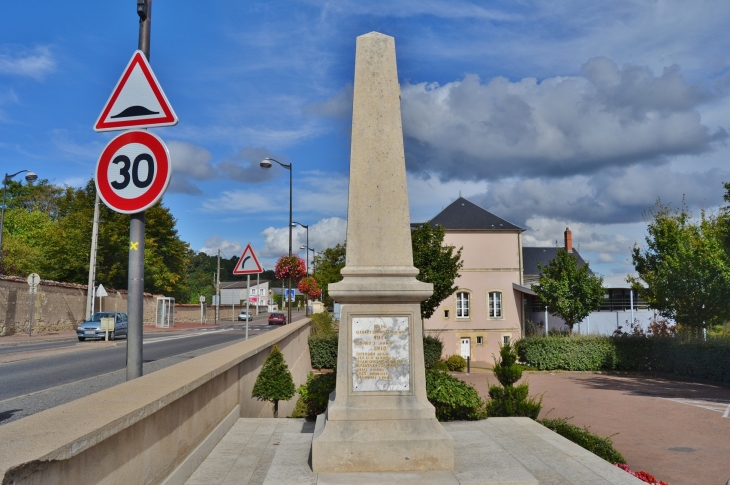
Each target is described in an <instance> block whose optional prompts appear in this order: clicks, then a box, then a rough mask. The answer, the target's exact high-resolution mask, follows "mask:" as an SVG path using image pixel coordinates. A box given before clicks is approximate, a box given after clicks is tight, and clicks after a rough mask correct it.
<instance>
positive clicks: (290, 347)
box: [0, 319, 311, 485]
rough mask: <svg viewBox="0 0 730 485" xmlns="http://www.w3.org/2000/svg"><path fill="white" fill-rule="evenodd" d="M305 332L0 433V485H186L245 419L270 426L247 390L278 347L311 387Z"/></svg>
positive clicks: (153, 377) (174, 369)
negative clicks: (261, 418) (125, 484)
mask: <svg viewBox="0 0 730 485" xmlns="http://www.w3.org/2000/svg"><path fill="white" fill-rule="evenodd" d="M309 331H310V321H309V320H308V319H307V320H302V321H299V322H296V323H293V324H290V325H285V326H283V327H281V328H278V329H276V330H272V331H270V332H267V333H265V334H262V335H259V336H257V337H256V338H253V339H250V340H248V341H244V342H241V343H237V344H233V345H231V346H229V347H226V348H224V349H221V350H218V351H215V352H211V353H209V354H205V355H202V356H199V357H196V358H194V359H191V360H189V361H187V362H182V363H180V364H176V365H174V366H171V367H167V368H165V369H162V370H159V371H157V372H154V373H152V374H149V375H146V376H143V377H140V378H138V379H135V380H132V381H129V382H125V383H124V384H120V385H118V386H115V387H112V388H110V389H106V390H103V391H100V392H97V393H95V394H92V395H90V396H86V397H84V398H81V399H78V400H76V401H73V402H70V403H67V404H64V405H61V406H58V407H55V408H51V409H48V410H46V411H43V412H41V413H38V414H34V415H32V416H28V417H27V418H23V419H20V420H18V421H14V422H12V423H8V424H6V425H4V426H0V446H1V447H2V450H3V451H2V453H0V477H2V480H1V482H0V483H2V484H3V485H6V484H8V485H9V484H20V483H23V484H25V483H32V484H36V483H37V484H47V483H56V484H71V483H84V484H92V483H113V484H118V483H129V484H137V483H140V484H142V483H144V484H158V483H164V484H170V485H173V484H182V483H184V482H185V480H187V478H188V477H189V476H190V475H191V474H192V472H193V471H194V470H195V469H196V468H197V467H198V465H199V464H200V463H201V462H202V461H203V459H204V458H205V457H206V456H207V455H208V453H209V452H210V450H212V449H213V447H215V445H216V444H217V443H218V442H219V441H220V439H221V438H222V437H223V436H224V435H225V434H226V432H228V430H229V429H230V428H231V426H233V424H234V423H235V422H236V420H238V418H239V417H262V416H263V417H271V416H272V413H273V411H272V407H271V404H270V403H266V402H262V401H258V400H256V399H253V398H252V397H251V390H252V388H253V385H254V382H255V380H256V377H257V376H258V374H259V371H260V370H261V367H262V365H263V363H264V360H265V359H266V357H267V356H268V355H269V352H270V350H271V347H272V346H273V345H274V344H278V345H279V348H280V349H281V351H282V353H283V354H284V357H285V359H286V362H287V364H288V365H289V369H290V370H291V372H292V376H293V377H294V382H295V383H296V384H297V385H298V384H301V383H303V382H305V381H306V377H307V374H308V373H309V371H310V370H311V363H310V357H309V347H308V345H307V337H308V336H309ZM294 404H295V400H291V401H288V402H282V403H280V406H279V414H280V416H288V415H289V414H291V411H292V410H293V408H294Z"/></svg>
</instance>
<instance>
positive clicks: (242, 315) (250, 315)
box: [238, 310, 253, 322]
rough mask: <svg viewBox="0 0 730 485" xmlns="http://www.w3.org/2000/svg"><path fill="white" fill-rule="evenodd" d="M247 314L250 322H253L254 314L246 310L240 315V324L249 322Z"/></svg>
mask: <svg viewBox="0 0 730 485" xmlns="http://www.w3.org/2000/svg"><path fill="white" fill-rule="evenodd" d="M246 313H248V321H249V322H250V321H252V320H253V314H252V313H251V312H246V310H243V311H242V312H241V313H239V314H238V321H239V322H245V321H246V320H247V318H246Z"/></svg>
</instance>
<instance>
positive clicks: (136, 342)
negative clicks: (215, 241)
mask: <svg viewBox="0 0 730 485" xmlns="http://www.w3.org/2000/svg"><path fill="white" fill-rule="evenodd" d="M140 9H142V10H140ZM137 14H138V15H139V42H138V48H139V50H141V51H142V52H143V53H144V55H145V57H146V58H147V60H149V58H150V27H151V24H152V0H146V2H139V1H138V2H137ZM144 215H145V213H144V211H143V212H138V213H136V214H132V215H130V217H129V268H128V273H127V278H128V280H127V291H128V294H127V298H128V299H127V313H128V327H127V380H128V381H131V380H132V379H136V378H137V377H142V362H143V361H142V329H143V323H144V322H143V319H144V226H145V219H144Z"/></svg>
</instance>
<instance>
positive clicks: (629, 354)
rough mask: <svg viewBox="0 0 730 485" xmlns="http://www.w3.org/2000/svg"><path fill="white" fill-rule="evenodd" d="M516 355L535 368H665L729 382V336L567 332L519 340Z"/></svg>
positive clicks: (626, 369) (672, 371)
mask: <svg viewBox="0 0 730 485" xmlns="http://www.w3.org/2000/svg"><path fill="white" fill-rule="evenodd" d="M516 346H517V349H518V352H519V356H520V359H521V360H522V361H523V362H526V363H528V364H529V365H530V366H532V367H535V368H536V369H538V370H556V369H562V370H578V371H591V370H593V371H598V370H622V371H652V372H667V373H672V374H676V375H680V376H685V377H690V378H695V379H706V380H712V381H717V382H724V383H726V384H730V339H727V338H709V339H707V340H706V341H705V340H700V339H682V338H680V337H643V336H633V335H621V336H616V337H600V336H572V337H531V338H525V339H522V340H519V341H518V342H517V345H516Z"/></svg>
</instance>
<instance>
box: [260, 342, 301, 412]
mask: <svg viewBox="0 0 730 485" xmlns="http://www.w3.org/2000/svg"><path fill="white" fill-rule="evenodd" d="M295 392H296V386H295V385H294V379H292V376H291V372H289V367H288V366H287V365H286V361H284V355H283V354H282V353H281V351H280V350H279V347H278V346H277V345H274V347H273V348H272V349H271V353H270V354H269V356H268V357H267V358H266V361H265V362H264V365H263V367H262V368H261V372H259V375H258V377H256V382H255V383H254V385H253V390H252V391H251V397H255V398H257V399H258V400H259V401H269V402H271V403H273V404H274V417H275V418H277V417H278V416H279V401H288V400H289V399H291V398H292V397H294V393H295Z"/></svg>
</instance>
